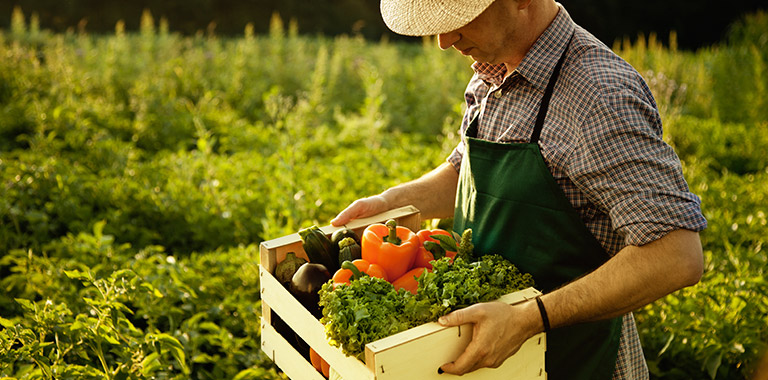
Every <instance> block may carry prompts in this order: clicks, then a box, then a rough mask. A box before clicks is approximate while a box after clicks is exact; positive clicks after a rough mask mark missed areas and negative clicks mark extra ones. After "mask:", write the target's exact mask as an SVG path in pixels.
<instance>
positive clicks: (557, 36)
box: [472, 4, 575, 91]
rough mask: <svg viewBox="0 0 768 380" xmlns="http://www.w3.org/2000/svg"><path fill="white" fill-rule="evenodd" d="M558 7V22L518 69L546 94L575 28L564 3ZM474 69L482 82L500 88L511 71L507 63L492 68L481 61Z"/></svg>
mask: <svg viewBox="0 0 768 380" xmlns="http://www.w3.org/2000/svg"><path fill="white" fill-rule="evenodd" d="M558 7H559V8H560V10H559V12H558V13H557V16H556V17H555V19H554V20H553V21H552V23H551V24H550V25H549V27H547V29H546V30H544V33H542V34H541V36H539V38H538V39H537V40H536V42H534V44H533V46H531V49H530V50H528V53H527V54H526V55H525V57H524V58H523V61H522V62H520V65H519V66H518V67H517V69H515V71H516V72H517V73H518V74H520V76H522V77H523V78H525V79H526V80H527V81H528V82H530V83H531V84H532V85H533V86H535V87H537V88H539V89H540V90H542V91H544V89H545V88H546V87H547V82H549V77H550V76H551V75H552V70H553V69H554V67H555V65H556V64H557V61H558V60H559V59H560V56H561V55H562V53H563V50H564V49H565V48H566V45H567V44H568V40H569V39H570V37H571V34H572V33H573V31H574V29H575V25H574V23H573V20H571V16H570V15H569V14H568V12H567V11H566V10H565V8H563V6H562V5H560V4H558ZM472 69H473V70H475V73H477V77H478V78H479V79H482V80H484V81H486V82H490V83H493V84H496V85H500V84H501V83H502V80H503V78H504V75H505V74H506V72H507V69H506V66H504V65H503V64H499V65H492V64H488V63H480V62H475V63H473V64H472Z"/></svg>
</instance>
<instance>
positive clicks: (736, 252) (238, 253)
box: [0, 12, 768, 379]
mask: <svg viewBox="0 0 768 380" xmlns="http://www.w3.org/2000/svg"><path fill="white" fill-rule="evenodd" d="M766 30H768V14H766V13H758V14H755V15H752V16H749V17H747V18H745V19H744V20H743V21H741V22H739V23H737V24H735V25H734V26H733V28H732V30H731V32H730V33H729V35H728V37H727V39H725V40H724V41H723V42H722V43H721V44H719V45H717V46H712V47H710V48H707V49H702V50H699V51H696V52H690V51H679V50H678V49H676V47H675V38H674V36H672V37H671V38H667V37H665V38H664V42H663V43H661V42H660V41H657V39H656V38H655V37H653V36H650V37H647V38H641V39H637V40H636V41H633V42H631V43H630V42H621V43H617V44H616V46H614V48H615V50H616V51H617V53H619V54H620V55H621V56H623V57H625V58H626V59H627V60H628V61H629V62H630V63H632V64H633V65H634V66H635V67H636V68H637V69H638V70H639V71H640V72H641V74H643V75H644V76H645V77H646V79H647V80H648V82H649V84H650V86H651V89H652V90H653V92H654V95H655V96H656V99H657V101H658V103H659V106H660V110H661V112H662V117H663V120H664V125H665V138H666V140H667V141H668V142H669V143H670V144H672V145H673V146H674V147H675V149H676V150H677V152H678V154H679V155H680V157H681V159H682V160H683V164H684V170H685V174H686V178H687V180H688V183H689V186H690V187H691V189H692V190H693V191H694V192H695V193H697V194H698V195H699V196H701V198H702V201H703V204H702V207H703V210H704V214H705V216H706V217H707V219H708V221H709V227H708V228H707V229H706V230H705V231H704V232H702V235H701V236H702V242H703V244H704V250H705V256H706V257H705V259H706V272H705V274H704V277H703V279H702V281H701V283H700V284H698V285H696V286H694V287H691V288H687V289H684V290H681V291H678V292H676V293H674V294H672V295H670V296H668V297H665V298H664V299H662V300H659V301H657V302H655V303H653V304H651V305H649V306H648V307H646V308H644V309H643V310H640V311H638V312H637V313H636V318H637V320H638V328H639V330H640V334H641V338H642V341H643V344H644V349H645V354H646V357H647V360H648V363H649V367H650V369H651V373H652V378H655V379H708V378H712V379H745V378H749V376H750V373H751V370H752V368H753V367H754V365H755V364H756V362H757V360H758V358H759V356H760V354H761V353H762V352H763V350H765V347H766V343H768V296H767V294H768V282H766V269H765V268H766V267H768V256H767V255H766V254H767V250H768V245H766V241H767V239H768V226H767V225H766V224H768V215H767V214H768V169H767V168H768V34H767V33H768V32H766ZM469 63H470V62H469V61H467V60H466V59H464V58H463V57H461V56H460V55H458V54H455V52H442V51H440V50H439V49H438V48H437V47H436V43H435V41H433V40H429V39H426V40H425V41H424V44H423V46H422V45H404V44H395V43H388V42H386V41H382V42H378V43H373V42H370V41H365V40H363V39H360V38H353V37H337V38H323V37H307V36H300V35H298V34H297V32H296V27H295V25H283V24H282V22H281V21H280V20H279V19H276V18H275V19H273V22H272V27H271V32H270V33H269V35H254V34H253V33H252V31H250V30H249V29H248V28H247V29H246V30H245V33H244V35H243V36H242V37H240V38H220V37H217V36H215V35H206V34H199V35H196V36H190V37H184V36H180V35H177V34H174V33H169V32H168V27H167V25H166V24H165V23H163V22H156V21H155V20H152V18H151V16H150V15H149V14H145V16H144V18H143V19H142V27H141V31H140V32H138V33H126V32H125V31H124V28H123V26H122V25H120V24H118V25H117V26H116V28H115V32H114V33H113V34H109V35H90V34H81V33H77V32H71V33H65V34H50V33H48V32H46V31H41V30H40V29H39V27H38V26H37V23H36V21H35V19H34V17H32V18H28V17H25V16H24V15H22V14H21V13H20V12H17V13H15V14H14V16H13V20H12V26H11V28H10V29H9V30H2V31H0V193H1V194H2V196H0V379H4V378H6V377H10V378H18V379H39V378H42V379H50V378H56V379H103V378H107V379H140V378H151V377H154V378H156V379H171V378H172V379H273V378H280V377H281V375H280V374H279V373H278V371H276V370H275V369H274V368H273V367H272V366H271V364H270V363H271V362H270V360H269V359H268V358H267V357H266V356H265V355H263V354H262V353H261V351H260V349H259V312H260V302H259V279H258V243H259V242H261V241H263V240H267V239H271V238H275V237H278V236H282V235H285V234H289V233H292V232H295V231H297V230H298V229H299V228H301V227H306V226H309V225H311V224H328V221H329V220H330V219H331V218H332V217H333V216H334V215H335V214H336V212H338V211H339V210H341V209H342V208H343V207H345V206H346V205H347V204H348V203H349V202H351V201H353V200H355V199H357V198H359V197H361V196H366V195H370V194H372V193H377V192H379V191H381V190H383V189H385V188H386V187H388V186H391V185H393V184H396V183H399V182H402V181H404V180H408V179H411V178H414V177H416V176H419V175H421V174H422V173H424V172H425V171H427V170H429V169H430V168H432V167H434V166H435V165H438V164H439V163H441V162H442V161H443V160H444V158H445V157H446V156H447V154H448V153H449V152H450V150H451V149H452V147H453V146H454V144H455V143H456V142H457V139H458V137H457V134H456V132H457V129H458V125H459V121H460V119H461V114H462V103H463V90H464V87H465V85H466V81H467V80H468V78H469V76H470V75H471V69H470V68H469Z"/></svg>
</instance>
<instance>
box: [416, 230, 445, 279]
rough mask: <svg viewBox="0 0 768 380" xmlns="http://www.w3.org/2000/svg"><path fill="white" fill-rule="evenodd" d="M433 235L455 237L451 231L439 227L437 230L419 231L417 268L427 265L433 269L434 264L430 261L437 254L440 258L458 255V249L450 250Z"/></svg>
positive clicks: (417, 234)
mask: <svg viewBox="0 0 768 380" xmlns="http://www.w3.org/2000/svg"><path fill="white" fill-rule="evenodd" d="M432 235H445V236H448V237H451V238H452V237H453V236H452V235H451V233H450V232H448V231H446V230H442V229H439V228H438V229H435V230H420V231H419V232H417V233H416V236H418V237H419V252H418V253H417V254H416V261H415V262H414V263H413V266H414V267H415V268H418V267H425V268H429V269H432V264H430V263H429V262H430V261H432V260H435V256H437V258H438V259H440V258H442V257H445V256H448V257H450V258H451V259H453V258H454V257H456V251H448V250H446V249H444V248H443V247H442V246H441V245H440V242H439V241H437V240H436V239H435V238H432V237H431V236H432ZM427 242H429V243H427Z"/></svg>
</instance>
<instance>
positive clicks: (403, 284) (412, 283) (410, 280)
mask: <svg viewBox="0 0 768 380" xmlns="http://www.w3.org/2000/svg"><path fill="white" fill-rule="evenodd" d="M425 270H427V268H424V267H421V268H414V269H411V270H409V271H408V272H405V274H404V275H402V276H401V277H400V278H398V279H397V280H395V281H392V285H393V286H394V287H395V290H400V289H405V290H407V291H409V292H411V294H416V290H417V289H418V288H419V281H418V280H416V279H417V278H418V277H420V276H421V275H422V274H423V273H424V271H425Z"/></svg>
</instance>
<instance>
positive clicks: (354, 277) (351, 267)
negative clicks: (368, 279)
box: [341, 260, 365, 281]
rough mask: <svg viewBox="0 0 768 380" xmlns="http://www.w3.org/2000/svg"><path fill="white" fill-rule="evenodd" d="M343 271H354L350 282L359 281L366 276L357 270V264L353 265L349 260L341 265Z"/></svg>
mask: <svg viewBox="0 0 768 380" xmlns="http://www.w3.org/2000/svg"><path fill="white" fill-rule="evenodd" d="M341 269H349V270H351V271H352V278H350V279H349V280H350V281H352V280H357V279H358V278H360V277H363V276H365V274H364V273H363V272H360V269H357V267H356V266H355V264H352V262H351V261H349V260H344V262H343V263H341Z"/></svg>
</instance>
